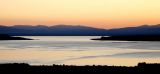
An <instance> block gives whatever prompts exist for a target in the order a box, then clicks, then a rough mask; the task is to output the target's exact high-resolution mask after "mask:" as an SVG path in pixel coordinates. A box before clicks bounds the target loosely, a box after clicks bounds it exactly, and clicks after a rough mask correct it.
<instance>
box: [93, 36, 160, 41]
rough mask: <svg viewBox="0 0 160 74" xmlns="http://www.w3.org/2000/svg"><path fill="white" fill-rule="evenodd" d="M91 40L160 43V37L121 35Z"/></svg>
mask: <svg viewBox="0 0 160 74" xmlns="http://www.w3.org/2000/svg"><path fill="white" fill-rule="evenodd" d="M91 40H102V41H103V40H120V41H160V35H121V36H108V37H105V36H102V37H101V38H95V39H91Z"/></svg>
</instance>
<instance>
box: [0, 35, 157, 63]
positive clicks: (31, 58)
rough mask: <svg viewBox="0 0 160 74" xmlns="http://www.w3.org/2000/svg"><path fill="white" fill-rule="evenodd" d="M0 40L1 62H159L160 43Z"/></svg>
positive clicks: (43, 38) (77, 38) (86, 39)
mask: <svg viewBox="0 0 160 74" xmlns="http://www.w3.org/2000/svg"><path fill="white" fill-rule="evenodd" d="M25 37H26V38H32V39H36V40H22V41H21V40H11V41H0V63H11V62H25V63H30V64H34V65H37V64H73V65H93V64H100V65H136V64H137V63H138V62H149V63H160V42H158V41H157V42H156V41H154V42H150V41H144V42H143V41H93V40H90V39H91V38H97V36H25Z"/></svg>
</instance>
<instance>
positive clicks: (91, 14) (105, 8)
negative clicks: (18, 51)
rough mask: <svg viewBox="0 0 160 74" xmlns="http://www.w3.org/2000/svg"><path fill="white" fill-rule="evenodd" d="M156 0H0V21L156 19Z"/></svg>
mask: <svg viewBox="0 0 160 74" xmlns="http://www.w3.org/2000/svg"><path fill="white" fill-rule="evenodd" d="M159 3H160V0H0V24H2V25H17V24H21V25H26V24H29V25H40V24H41V25H43V24H45V25H57V24H67V25H80V24H81V25H85V26H92V27H99V28H118V27H126V26H138V25H143V24H159V23H160V4H159Z"/></svg>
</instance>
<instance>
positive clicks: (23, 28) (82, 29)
mask: <svg viewBox="0 0 160 74" xmlns="http://www.w3.org/2000/svg"><path fill="white" fill-rule="evenodd" d="M0 34H9V35H14V36H117V35H160V24H158V25H152V26H150V25H142V26H137V27H126V28H117V29H100V28H93V27H88V26H81V25H78V26H73V25H55V26H44V25H37V26H29V25H15V26H2V25H1V26H0Z"/></svg>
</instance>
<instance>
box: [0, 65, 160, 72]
mask: <svg viewBox="0 0 160 74" xmlns="http://www.w3.org/2000/svg"><path fill="white" fill-rule="evenodd" d="M159 69H160V64H159V63H152V64H150V63H139V64H138V65H137V66H130V67H129V66H107V65H93V66H87V65H86V66H75V65H55V64H54V65H50V66H49V65H39V66H35V65H29V64H27V63H8V64H0V73H1V74H9V73H12V74H61V73H62V74H66V73H69V74H146V73H147V74H148V73H149V74H159V73H160V70H159Z"/></svg>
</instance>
